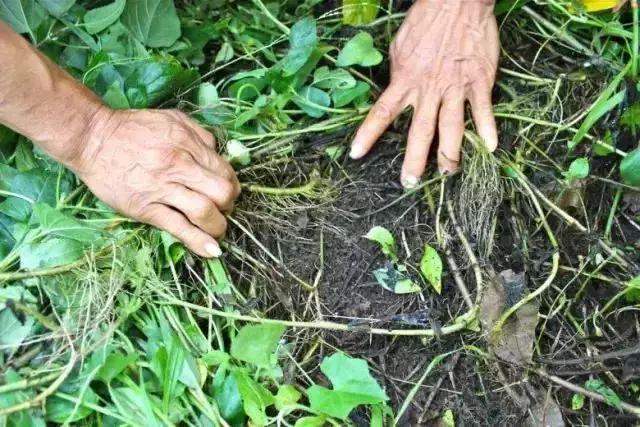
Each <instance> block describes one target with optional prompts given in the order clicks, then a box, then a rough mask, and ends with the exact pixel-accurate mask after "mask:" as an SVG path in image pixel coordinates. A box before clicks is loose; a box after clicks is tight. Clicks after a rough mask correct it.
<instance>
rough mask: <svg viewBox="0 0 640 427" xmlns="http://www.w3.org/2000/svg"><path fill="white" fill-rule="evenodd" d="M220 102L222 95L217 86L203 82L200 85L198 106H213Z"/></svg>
mask: <svg viewBox="0 0 640 427" xmlns="http://www.w3.org/2000/svg"><path fill="white" fill-rule="evenodd" d="M218 104H220V97H219V96H218V89H216V86H215V85H213V84H211V83H209V82H205V83H202V84H201V85H200V87H198V107H200V108H213V107H216V106H217V105H218Z"/></svg>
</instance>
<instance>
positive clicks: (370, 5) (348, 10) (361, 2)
mask: <svg viewBox="0 0 640 427" xmlns="http://www.w3.org/2000/svg"><path fill="white" fill-rule="evenodd" d="M379 6H380V0H342V23H343V24H345V25H352V26H354V27H360V26H363V25H368V24H370V23H371V22H373V20H374V19H376V15H377V14H378V7H379Z"/></svg>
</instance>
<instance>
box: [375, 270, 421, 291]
mask: <svg viewBox="0 0 640 427" xmlns="http://www.w3.org/2000/svg"><path fill="white" fill-rule="evenodd" d="M373 275H374V277H375V278H376V281H377V282H378V283H379V284H380V286H382V287H383V288H385V289H386V290H388V291H391V292H393V293H395V294H398V295H403V294H412V293H415V292H420V291H421V290H422V289H421V288H420V286H418V285H416V284H415V283H413V280H411V279H410V278H408V277H406V276H405V275H404V274H402V273H401V272H400V271H398V270H397V269H396V268H394V267H393V266H390V267H385V268H379V269H377V270H375V271H374V272H373Z"/></svg>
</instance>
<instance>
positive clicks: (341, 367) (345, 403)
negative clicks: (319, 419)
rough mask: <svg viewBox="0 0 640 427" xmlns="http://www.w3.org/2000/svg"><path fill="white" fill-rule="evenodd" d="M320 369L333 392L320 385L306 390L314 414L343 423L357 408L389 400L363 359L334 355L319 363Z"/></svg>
mask: <svg viewBox="0 0 640 427" xmlns="http://www.w3.org/2000/svg"><path fill="white" fill-rule="evenodd" d="M320 370H321V371H322V372H323V373H324V374H325V375H326V376H327V378H329V381H331V384H332V386H333V389H327V388H325V387H322V386H319V385H313V386H311V387H310V388H309V390H308V391H307V393H308V396H309V403H310V406H311V408H312V409H313V410H315V411H319V412H321V413H324V414H327V415H329V416H332V417H335V418H339V419H341V420H345V419H346V418H347V417H348V416H349V414H350V413H351V411H352V410H353V409H354V408H355V407H357V406H359V405H364V404H371V405H373V404H377V403H382V402H385V401H387V400H388V399H389V398H388V397H387V395H386V394H385V392H384V391H383V390H382V388H381V387H380V385H378V383H377V382H376V380H375V379H373V377H372V376H371V374H370V373H369V366H368V365H367V362H366V361H365V360H361V359H354V358H351V357H349V356H347V355H345V354H344V353H335V354H333V355H331V356H329V357H326V358H325V359H324V360H323V361H322V364H321V365H320Z"/></svg>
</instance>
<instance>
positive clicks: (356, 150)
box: [349, 143, 365, 160]
mask: <svg viewBox="0 0 640 427" xmlns="http://www.w3.org/2000/svg"><path fill="white" fill-rule="evenodd" d="M364 154H365V152H364V149H363V148H362V145H359V144H356V143H354V144H353V145H352V146H351V151H350V152H349V157H351V158H352V159H354V160H356V159H359V158H360V157H362V156H364Z"/></svg>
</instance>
